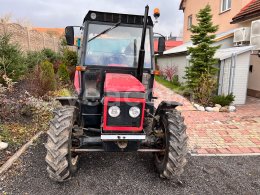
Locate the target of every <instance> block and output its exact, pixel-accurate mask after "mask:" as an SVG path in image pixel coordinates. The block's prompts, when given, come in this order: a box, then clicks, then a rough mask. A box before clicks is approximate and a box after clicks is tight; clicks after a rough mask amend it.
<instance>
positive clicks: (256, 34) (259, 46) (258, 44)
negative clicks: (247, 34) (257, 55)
mask: <svg viewBox="0 0 260 195" xmlns="http://www.w3.org/2000/svg"><path fill="white" fill-rule="evenodd" d="M250 44H251V45H254V46H255V50H260V20H256V21H253V22H252V25H251V40H250Z"/></svg>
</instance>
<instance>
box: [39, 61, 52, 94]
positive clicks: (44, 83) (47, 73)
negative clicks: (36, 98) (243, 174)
mask: <svg viewBox="0 0 260 195" xmlns="http://www.w3.org/2000/svg"><path fill="white" fill-rule="evenodd" d="M40 81H41V88H42V91H44V92H48V91H54V90H55V89H56V80H55V74H54V69H53V65H52V63H51V62H49V61H44V62H43V63H42V64H41V66H40Z"/></svg>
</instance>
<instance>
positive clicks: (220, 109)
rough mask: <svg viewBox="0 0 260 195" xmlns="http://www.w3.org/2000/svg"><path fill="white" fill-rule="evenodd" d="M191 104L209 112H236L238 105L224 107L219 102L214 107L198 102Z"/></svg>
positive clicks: (197, 108) (199, 109)
mask: <svg viewBox="0 0 260 195" xmlns="http://www.w3.org/2000/svg"><path fill="white" fill-rule="evenodd" d="M191 104H192V105H193V107H194V108H195V109H196V110H198V111H202V112H204V111H207V112H235V111H236V107H235V106H233V105H231V106H224V107H222V106H221V105H219V104H215V106H214V107H210V106H207V107H204V106H201V105H199V104H196V103H194V102H191Z"/></svg>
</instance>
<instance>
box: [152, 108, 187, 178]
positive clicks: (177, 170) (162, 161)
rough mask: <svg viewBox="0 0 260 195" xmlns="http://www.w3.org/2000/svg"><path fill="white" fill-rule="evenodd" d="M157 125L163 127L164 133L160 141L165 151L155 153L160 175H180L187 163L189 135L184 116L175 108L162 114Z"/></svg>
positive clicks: (170, 176) (163, 176)
mask: <svg viewBox="0 0 260 195" xmlns="http://www.w3.org/2000/svg"><path fill="white" fill-rule="evenodd" d="M155 123H156V122H154V127H155ZM156 126H157V128H161V130H162V131H163V135H164V136H163V138H161V139H160V141H161V144H162V145H163V148H164V149H165V152H163V153H155V154H154V157H155V165H156V167H157V170H158V172H159V174H160V177H162V178H166V179H171V178H173V177H179V176H180V175H181V174H182V173H183V171H184V167H185V165H186V163H187V160H186V156H187V151H188V146H187V141H188V137H187V135H186V126H185V125H184V118H183V117H182V116H181V114H180V112H179V111H177V110H175V109H174V110H173V111H172V112H165V113H164V114H162V115H161V116H160V119H159V124H158V122H157V124H156ZM154 127H153V128H154Z"/></svg>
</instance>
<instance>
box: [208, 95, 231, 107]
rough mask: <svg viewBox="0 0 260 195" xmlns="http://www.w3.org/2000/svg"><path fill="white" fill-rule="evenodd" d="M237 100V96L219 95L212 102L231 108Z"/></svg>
mask: <svg viewBox="0 0 260 195" xmlns="http://www.w3.org/2000/svg"><path fill="white" fill-rule="evenodd" d="M234 100H235V96H234V95H233V94H232V93H231V94H228V95H218V96H215V97H213V100H212V102H213V103H214V104H220V105H221V106H229V105H230V104H231V103H232V102H233V101H234Z"/></svg>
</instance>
